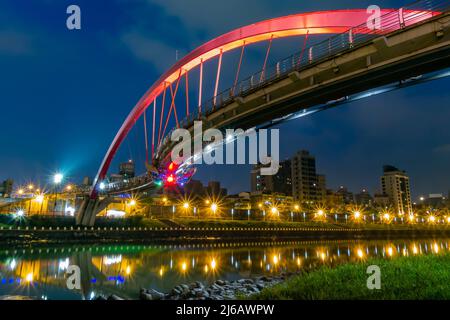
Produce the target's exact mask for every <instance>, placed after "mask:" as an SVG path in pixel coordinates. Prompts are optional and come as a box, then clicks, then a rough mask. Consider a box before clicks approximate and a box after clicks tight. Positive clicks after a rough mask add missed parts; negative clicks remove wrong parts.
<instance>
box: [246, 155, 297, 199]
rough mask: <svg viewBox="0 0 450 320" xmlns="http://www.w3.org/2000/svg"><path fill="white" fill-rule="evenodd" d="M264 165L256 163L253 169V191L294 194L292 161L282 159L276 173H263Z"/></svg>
mask: <svg viewBox="0 0 450 320" xmlns="http://www.w3.org/2000/svg"><path fill="white" fill-rule="evenodd" d="M261 168H264V165H261V164H258V165H255V166H254V167H253V169H252V171H251V183H250V184H251V192H253V193H254V192H266V193H283V194H285V195H287V196H291V195H292V170H291V161H290V160H285V161H281V162H280V165H279V168H278V172H277V173H276V174H275V175H262V174H261Z"/></svg>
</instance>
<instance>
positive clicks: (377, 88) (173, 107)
mask: <svg viewBox="0 0 450 320" xmlns="http://www.w3.org/2000/svg"><path fill="white" fill-rule="evenodd" d="M373 13H374V12H371V11H368V10H367V9H353V10H335V11H320V12H312V13H300V14H294V15H289V16H285V17H279V18H275V19H271V20H266V21H262V22H258V23H255V24H252V25H248V26H245V27H242V28H239V29H236V30H233V31H231V32H229V33H226V34H224V35H221V36H219V37H217V38H215V39H213V40H211V41H209V42H207V43H205V44H203V45H201V46H200V47H198V48H196V49H195V50H193V51H192V52H190V53H189V54H187V55H186V56H185V57H184V58H182V59H180V60H179V61H177V62H176V63H175V64H174V65H173V66H172V67H171V68H170V69H169V70H167V71H166V72H165V73H164V74H163V75H162V76H161V77H160V78H159V79H158V80H157V81H156V82H155V83H154V84H153V85H152V86H151V87H150V89H148V91H147V92H146V93H145V94H144V96H143V97H142V98H141V99H140V100H139V101H138V103H137V104H136V105H135V106H134V108H133V109H132V110H131V112H130V113H129V115H128V117H127V118H126V119H125V121H124V123H123V124H122V126H121V127H120V129H119V131H118V132H117V134H116V136H115V138H114V140H113V142H112V143H111V145H110V147H109V149H108V151H107V153H106V155H105V157H104V159H103V161H102V164H101V166H100V168H99V171H98V173H97V176H96V178H95V180H94V184H93V186H92V188H91V191H90V194H89V196H86V199H85V200H84V201H83V203H82V205H81V206H80V208H79V209H78V214H77V222H78V223H79V224H82V225H88V226H89V225H93V224H94V221H95V216H96V214H97V213H98V212H100V211H101V210H102V209H104V207H105V206H106V203H107V202H108V196H109V195H114V194H124V193H127V192H128V193H129V192H137V191H138V190H143V189H147V190H148V189H152V188H157V187H161V186H162V187H164V186H168V185H174V184H183V183H185V182H186V181H188V180H189V179H190V177H191V176H192V175H193V174H194V172H195V169H194V167H193V166H192V165H191V163H192V161H186V163H183V164H181V165H180V166H174V165H173V164H172V163H171V161H170V153H171V148H172V147H173V143H172V142H171V141H170V134H171V132H172V130H173V129H176V128H185V129H188V130H190V131H192V130H193V123H194V121H195V120H202V121H203V129H208V128H216V129H219V130H225V129H233V128H242V129H250V128H255V127H256V128H262V127H270V126H272V125H275V124H278V123H280V122H283V121H287V120H291V119H296V118H299V117H302V116H306V115H310V114H312V113H315V112H318V111H322V110H326V109H328V108H331V107H335V106H338V105H340V104H343V103H347V102H349V101H352V100H356V99H362V98H365V97H368V96H371V95H374V94H378V93H382V92H386V91H390V90H395V89H398V88H403V87H405V86H411V85H416V84H419V83H422V82H424V81H430V80H433V79H437V78H441V77H444V76H447V75H449V74H450V73H449V71H448V70H446V69H447V68H448V67H449V65H450V59H449V58H450V32H449V26H450V0H421V1H417V2H415V3H413V4H410V5H408V6H405V7H402V8H400V9H382V10H381V12H380V16H379V17H377V16H374V15H373ZM321 35H322V36H321ZM323 35H329V36H328V37H326V39H325V40H322V39H321V40H320V41H318V42H317V43H315V44H310V41H311V38H312V37H313V36H316V37H322V38H323V37H324V36H323ZM284 38H289V39H294V40H295V39H297V43H298V49H297V50H296V53H295V54H293V55H291V56H289V57H288V58H286V59H283V60H280V61H278V62H277V63H274V64H272V63H269V58H270V55H271V54H272V53H273V52H274V50H275V49H276V46H277V44H278V45H283V43H284V42H282V39H284ZM258 45H259V46H262V45H264V46H265V47H264V48H265V49H264V54H263V55H262V56H263V59H262V61H261V63H262V65H261V67H260V70H259V71H258V72H257V73H254V74H252V75H251V76H249V77H245V75H243V70H244V69H245V62H246V61H247V60H249V59H246V53H247V54H248V52H250V50H251V49H252V48H251V47H252V46H258ZM233 53H234V54H235V55H236V57H237V59H236V62H235V63H233V65H231V66H230V65H226V64H225V63H226V61H225V59H226V56H227V55H231V54H233ZM250 60H251V59H250ZM253 62H254V61H253ZM207 65H212V66H213V68H212V69H213V72H212V73H211V74H212V75H211V74H210V76H209V77H208V76H207V75H206V66H207ZM210 69H211V68H210ZM225 69H226V70H228V71H229V70H230V69H231V70H232V73H233V74H232V77H229V75H228V77H229V78H230V79H231V80H230V84H229V85H228V89H227V90H224V91H219V88H221V87H223V81H224V80H223V78H224V77H225V76H224V72H223V71H224V70H225ZM228 73H229V72H228ZM193 79H195V81H194V80H193ZM208 87H209V88H210V89H211V91H212V98H210V99H204V98H205V96H207V94H206V88H208ZM209 96H210V97H211V95H209ZM193 97H195V101H194V98H193ZM181 100H182V101H181ZM180 101H181V102H180ZM140 119H142V120H143V128H144V130H143V131H144V135H145V158H146V159H145V161H146V168H147V172H146V173H145V174H143V175H141V176H139V177H136V178H133V179H129V180H126V181H124V182H120V183H109V182H108V181H107V179H106V177H107V173H108V169H109V167H110V165H111V162H112V160H113V158H114V156H115V155H116V153H117V151H118V149H119V147H120V145H121V144H122V142H123V141H124V140H125V138H126V137H127V135H128V134H129V132H130V131H131V130H132V128H133V127H135V125H136V123H137V121H138V120H140Z"/></svg>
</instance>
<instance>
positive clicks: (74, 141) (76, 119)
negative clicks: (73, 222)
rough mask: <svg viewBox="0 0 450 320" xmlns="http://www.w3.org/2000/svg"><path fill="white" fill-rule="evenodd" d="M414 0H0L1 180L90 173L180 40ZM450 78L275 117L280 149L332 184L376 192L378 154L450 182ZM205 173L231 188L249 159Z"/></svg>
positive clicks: (243, 183) (424, 176)
mask: <svg viewBox="0 0 450 320" xmlns="http://www.w3.org/2000/svg"><path fill="white" fill-rule="evenodd" d="M408 2H410V1H393V0H392V1H384V0H380V1H378V2H377V3H376V2H374V1H350V0H343V1H331V0H315V1H300V0H286V1H285V0H282V1H273V0H246V1H240V0H228V1H212V0H190V1H181V0H131V1H125V0H110V1H100V0H96V1H93V0H72V1H63V0H33V1H13V0H3V1H1V2H0V96H1V100H0V120H1V121H0V124H1V132H2V135H1V139H0V180H2V179H6V178H13V179H14V180H16V181H17V182H18V183H24V182H26V181H29V180H40V181H41V183H45V182H46V180H47V179H49V176H50V175H51V174H52V173H53V172H55V171H56V170H63V171H64V172H65V173H66V174H67V175H68V176H69V177H72V178H73V179H75V180H79V179H80V178H82V177H83V176H91V177H92V176H94V175H95V173H96V170H97V168H98V165H99V164H100V162H101V160H102V157H103V155H104V153H105V152H106V150H107V148H108V146H109V143H110V142H111V140H112V139H113V137H114V135H115V133H116V132H117V130H118V128H119V127H120V125H121V123H122V121H123V120H124V119H125V117H126V116H127V114H128V112H129V111H130V110H131V108H132V107H133V106H134V104H135V103H136V102H137V100H138V99H139V98H140V97H141V96H142V94H143V93H144V92H145V91H146V89H147V88H148V87H150V86H151V84H152V83H153V82H154V81H155V80H156V79H157V78H158V77H159V76H160V74H161V73H162V72H163V71H164V70H166V69H167V68H168V67H170V66H171V65H172V64H173V63H174V62H175V58H176V50H178V52H179V55H180V56H181V55H183V54H186V53H187V52H189V51H190V50H192V49H194V48H195V47H197V46H199V45H201V44H202V43H204V42H205V41H207V40H209V39H211V38H213V37H215V36H218V35H220V34H222V33H225V32H227V31H230V30H232V29H235V28H237V27H240V26H243V25H246V24H250V23H252V22H257V21H260V20H264V19H268V18H272V17H276V16H282V15H287V14H291V13H298V12H304V11H315V10H327V9H345V8H366V7H367V6H368V5H370V4H378V5H380V6H381V7H384V8H387V7H400V6H402V5H404V4H406V3H408ZM70 4H77V5H79V6H80V7H81V10H82V30H80V31H69V30H67V28H66V25H65V23H66V18H67V15H66V13H65V12H66V8H67V6H68V5H70ZM288 54H289V52H288ZM280 55H281V56H280V57H283V55H282V53H280ZM272 59H275V58H274V57H273V58H272ZM255 60H256V59H255ZM252 63H255V64H256V62H255V61H252ZM258 63H259V62H258ZM256 69H258V67H256ZM449 85H450V79H444V80H439V81H435V82H432V83H428V84H424V85H420V86H416V87H412V88H408V89H404V90H400V91H396V92H391V93H388V94H384V95H380V96H377V97H372V98H369V99H366V100H363V101H358V102H354V103H351V104H348V105H345V106H342V107H339V108H337V109H333V110H329V111H327V112H323V113H320V114H317V115H314V116H312V117H310V118H304V119H301V120H297V121H293V122H290V123H286V124H284V125H282V126H281V127H280V129H281V139H282V140H283V142H282V145H281V151H282V157H288V156H291V155H293V154H294V153H295V151H296V150H299V149H308V150H310V151H311V153H312V154H314V155H315V156H316V158H317V167H318V171H319V173H323V174H325V175H326V176H327V180H328V186H329V187H331V188H336V187H338V186H340V185H345V186H347V187H348V188H349V189H350V190H352V191H355V192H357V191H359V190H360V189H362V188H368V189H369V190H370V191H371V192H374V191H376V190H377V188H378V187H379V176H380V174H381V170H382V166H383V165H384V164H392V165H395V166H398V167H399V168H401V169H404V170H406V171H407V172H408V173H409V174H410V177H411V183H412V192H413V195H414V196H417V195H419V194H428V193H447V192H448V190H449V189H450V170H449V163H450V126H449V123H450V108H449V101H450V91H449V90H448V88H449ZM223 89H225V88H223ZM138 134H139V133H138ZM131 143H133V142H131ZM124 148H127V146H126V145H125V146H124ZM128 148H129V150H130V156H132V157H138V156H137V155H135V154H134V153H133V151H132V150H135V149H138V147H137V146H128ZM141 149H142V148H141ZM140 152H141V153H142V152H143V151H140ZM119 156H120V155H119ZM118 160H119V161H120V160H126V157H125V158H122V159H118ZM113 169H114V168H113ZM230 173H232V174H230ZM198 177H199V178H201V179H202V180H204V181H205V182H206V181H208V180H220V181H222V182H223V184H224V185H225V187H228V188H229V189H230V191H231V192H239V191H243V190H248V189H249V184H250V183H249V180H250V176H249V167H248V166H236V167H223V166H220V167H210V168H203V167H202V168H201V169H200V170H199V173H198Z"/></svg>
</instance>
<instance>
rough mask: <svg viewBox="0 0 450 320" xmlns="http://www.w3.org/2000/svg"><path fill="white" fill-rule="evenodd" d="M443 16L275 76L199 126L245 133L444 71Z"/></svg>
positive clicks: (449, 49)
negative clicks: (328, 104) (303, 67)
mask: <svg viewBox="0 0 450 320" xmlns="http://www.w3.org/2000/svg"><path fill="white" fill-rule="evenodd" d="M449 17H450V14H449V13H447V14H443V15H441V16H439V18H437V19H434V20H431V21H428V22H425V23H423V24H420V25H418V26H414V27H410V28H407V29H403V30H399V31H397V32H395V33H393V34H390V35H389V36H383V37H380V38H377V39H375V40H373V41H372V42H370V43H368V44H365V45H362V46H360V47H357V48H354V49H352V50H349V51H348V52H346V53H343V54H339V55H337V56H334V57H332V58H330V59H326V60H323V61H320V62H317V63H315V64H312V65H311V66H310V67H309V68H305V69H303V70H299V71H292V72H289V73H287V74H284V75H280V76H279V78H278V79H275V80H273V81H270V82H268V83H266V84H264V85H263V86H262V87H260V88H258V89H257V90H255V91H254V92H251V93H249V94H247V95H245V96H241V97H237V98H235V99H234V101H232V102H231V103H229V104H228V105H226V106H224V107H222V108H220V109H219V110H217V111H216V112H213V113H211V114H210V115H208V116H207V118H206V121H204V122H203V126H204V127H209V128H218V129H221V128H222V129H226V128H230V129H231V128H241V129H249V128H252V127H255V126H258V125H261V124H263V123H267V122H268V121H270V120H273V119H276V118H280V117H283V116H286V115H289V114H292V113H295V112H298V111H302V110H306V111H307V110H308V109H309V108H311V107H314V106H317V105H321V104H326V103H328V102H330V101H334V100H338V99H341V98H343V97H346V96H349V95H352V94H356V93H360V92H363V91H367V90H370V89H373V88H376V87H380V86H384V85H388V84H392V83H394V82H398V81H402V80H405V79H409V78H411V77H415V76H420V75H423V74H427V73H430V72H434V71H437V70H442V69H445V68H448V67H450V32H449V31H450V19H449ZM190 130H191V131H193V127H190ZM169 149H170V148H169ZM166 151H167V152H168V151H170V150H166Z"/></svg>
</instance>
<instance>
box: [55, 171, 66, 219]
mask: <svg viewBox="0 0 450 320" xmlns="http://www.w3.org/2000/svg"><path fill="white" fill-rule="evenodd" d="M63 179H64V175H63V174H62V173H56V174H55V175H54V176H53V183H54V184H55V205H54V206H53V212H54V213H55V214H56V204H57V201H58V185H59V184H60V183H61V182H62V181H63Z"/></svg>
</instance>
